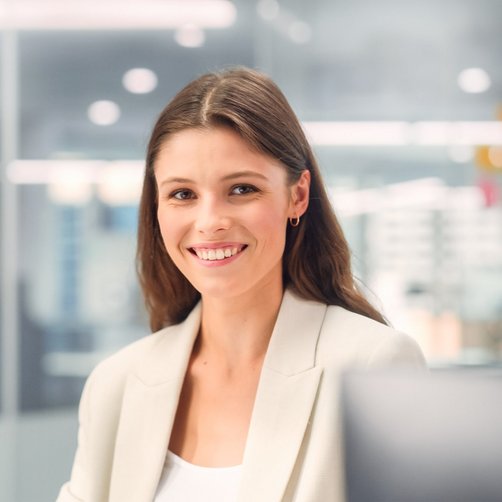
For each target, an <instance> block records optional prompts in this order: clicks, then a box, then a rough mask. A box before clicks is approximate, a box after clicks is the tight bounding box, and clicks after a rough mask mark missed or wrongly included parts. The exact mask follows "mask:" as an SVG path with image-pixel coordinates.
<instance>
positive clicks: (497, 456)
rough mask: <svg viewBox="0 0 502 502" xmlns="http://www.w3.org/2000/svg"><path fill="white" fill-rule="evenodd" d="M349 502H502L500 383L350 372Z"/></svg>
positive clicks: (456, 376)
mask: <svg viewBox="0 0 502 502" xmlns="http://www.w3.org/2000/svg"><path fill="white" fill-rule="evenodd" d="M341 405H342V416H343V421H342V423H343V435H344V455H345V472H346V495H347V502H501V501H502V376H500V375H497V374H486V373H484V372H479V373H478V372H475V373H473V372H472V371H454V372H449V371H441V372H430V373H426V372H419V371H416V372H403V371H402V370H390V371H389V370H386V371H371V372H364V373H363V372H348V373H346V374H345V375H344V376H343V378H342V389H341Z"/></svg>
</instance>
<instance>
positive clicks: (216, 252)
mask: <svg viewBox="0 0 502 502" xmlns="http://www.w3.org/2000/svg"><path fill="white" fill-rule="evenodd" d="M194 251H195V254H196V255H197V256H198V257H199V258H200V259H201V260H208V261H215V260H223V259H225V258H230V257H231V256H234V255H236V254H237V253H238V252H240V250H239V249H238V248H236V247H235V248H220V249H194Z"/></svg>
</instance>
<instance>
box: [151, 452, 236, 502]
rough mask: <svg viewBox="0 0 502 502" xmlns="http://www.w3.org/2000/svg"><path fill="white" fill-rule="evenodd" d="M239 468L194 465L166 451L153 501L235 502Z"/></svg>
mask: <svg viewBox="0 0 502 502" xmlns="http://www.w3.org/2000/svg"><path fill="white" fill-rule="evenodd" d="M241 470H242V469H241V466H240V465H236V466H232V467H202V466H199V465H194V464H191V463H190V462H187V461H186V460H183V459H182V458H181V457H178V455H175V454H174V453H172V452H170V451H168V452H167V456H166V462H165V464H164V469H163V471H162V476H161V478H160V482H159V486H158V487H157V492H156V494H155V498H154V502H235V501H236V500H237V490H238V488H239V481H240V477H241Z"/></svg>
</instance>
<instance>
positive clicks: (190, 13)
mask: <svg viewBox="0 0 502 502" xmlns="http://www.w3.org/2000/svg"><path fill="white" fill-rule="evenodd" d="M236 17H237V10H236V8H235V6H234V4H233V3H232V2H230V1H229V0H164V1H162V2H160V1H154V0H120V1H119V0H88V1H86V2H84V1H68V0H43V1H42V0H16V1H15V2H11V3H10V4H8V5H4V6H2V5H0V29H16V30H88V29H90V30H143V29H174V28H178V27H180V26H183V25H185V24H194V25H196V26H199V27H200V28H227V27H229V26H231V25H232V24H233V23H234V22H235V19H236Z"/></svg>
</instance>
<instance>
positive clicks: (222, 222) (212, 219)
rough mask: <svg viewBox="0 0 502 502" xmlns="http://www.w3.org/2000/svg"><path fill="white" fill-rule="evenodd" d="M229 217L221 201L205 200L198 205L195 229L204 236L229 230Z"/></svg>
mask: <svg viewBox="0 0 502 502" xmlns="http://www.w3.org/2000/svg"><path fill="white" fill-rule="evenodd" d="M230 222H231V219H230V216H229V214H228V211H227V210H226V209H225V206H224V204H223V203H222V202H221V201H216V200H207V201H204V202H202V203H201V204H199V207H198V211H197V215H196V220H195V229H196V230H197V231H198V232H200V233H202V234H205V235H210V234H213V233H215V232H218V231H221V230H228V228H230Z"/></svg>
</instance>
